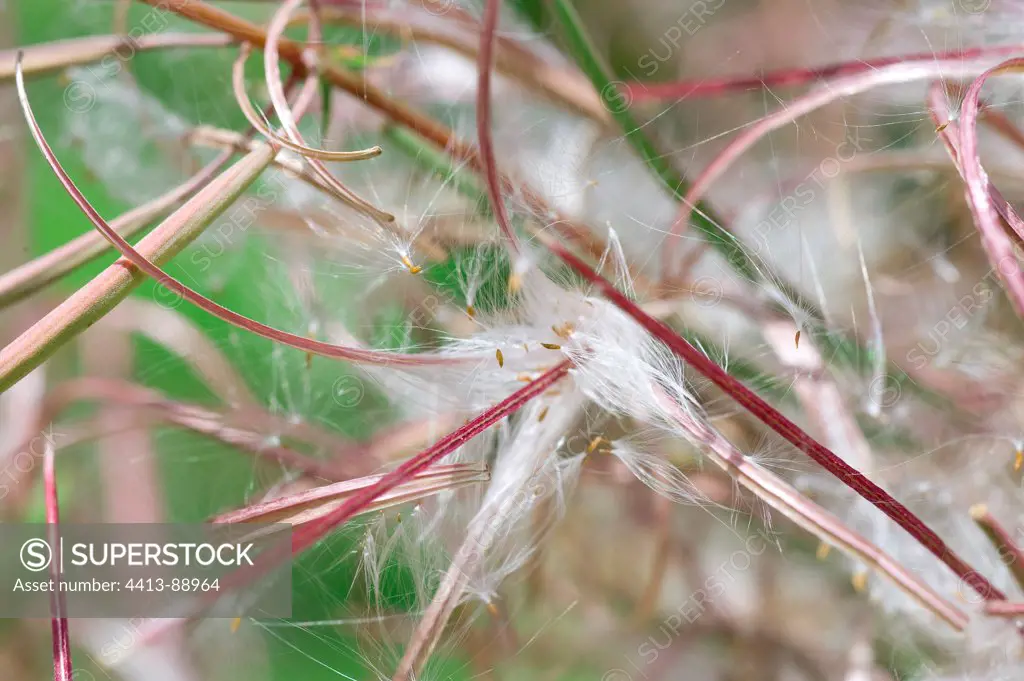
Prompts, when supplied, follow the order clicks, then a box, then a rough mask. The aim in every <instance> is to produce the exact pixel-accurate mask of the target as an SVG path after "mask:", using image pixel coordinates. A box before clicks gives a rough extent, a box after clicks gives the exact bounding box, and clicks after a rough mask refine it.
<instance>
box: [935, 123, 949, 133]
mask: <svg viewBox="0 0 1024 681" xmlns="http://www.w3.org/2000/svg"><path fill="white" fill-rule="evenodd" d="M948 125H949V121H946V122H945V123H943V124H942V125H940V126H939V127H937V128H935V132H942V131H943V130H945V129H946V126H948Z"/></svg>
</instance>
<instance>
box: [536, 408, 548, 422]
mask: <svg viewBox="0 0 1024 681" xmlns="http://www.w3.org/2000/svg"><path fill="white" fill-rule="evenodd" d="M547 416H548V407H544V408H543V409H541V410H540V414H538V415H537V423H540V422H541V421H543V420H544V419H545V418H547Z"/></svg>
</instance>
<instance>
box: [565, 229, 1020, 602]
mask: <svg viewBox="0 0 1024 681" xmlns="http://www.w3.org/2000/svg"><path fill="white" fill-rule="evenodd" d="M549 247H550V248H551V250H552V251H553V252H554V253H555V254H556V255H557V256H558V257H559V258H561V259H562V261H563V262H565V263H566V264H567V265H569V266H570V267H571V268H572V269H574V270H575V271H576V272H577V273H578V274H579V275H580V276H582V277H583V278H584V279H586V280H587V281H589V282H590V283H591V284H593V285H594V286H596V287H597V288H598V289H600V290H601V292H602V293H604V295H605V296H607V297H608V299H609V300H611V301H612V302H613V303H614V304H615V305H616V306H617V307H619V308H620V309H621V310H622V311H624V312H625V313H626V314H628V315H629V316H630V317H632V318H633V319H634V320H635V321H636V322H637V323H638V324H640V326H642V327H644V328H645V329H646V330H647V331H648V332H649V333H650V334H651V335H652V336H654V337H655V338H657V339H658V340H660V341H661V342H662V343H664V344H665V345H666V346H668V348H669V349H670V350H672V352H673V353H675V354H676V355H677V356H678V357H679V358H680V359H682V360H683V361H685V362H686V363H687V364H689V365H690V366H692V367H693V368H694V369H696V370H697V371H698V372H699V373H700V374H702V375H703V376H704V377H705V378H707V379H708V380H710V381H711V382H712V383H714V384H715V385H716V386H718V387H719V388H720V389H721V390H722V391H723V392H725V393H726V394H728V395H730V396H731V397H732V398H733V399H734V400H736V402H738V403H739V404H740V405H741V406H743V407H744V408H745V409H746V410H747V411H749V412H750V413H751V414H753V415H754V416H755V417H756V418H757V419H758V420H760V421H761V422H762V423H764V424H765V425H767V426H768V427H769V428H771V429H772V430H774V431H775V432H776V433H778V434H779V435H781V436H782V437H783V438H785V439H786V440H787V441H788V442H790V443H791V444H792V445H793V446H794V447H796V448H797V449H799V450H800V451H802V452H804V453H805V454H807V455H808V456H810V457H811V458H812V459H814V460H815V461H816V462H817V463H818V464H819V465H820V466H821V467H822V468H824V469H825V470H827V471H828V472H829V473H831V474H832V475H834V476H835V477H836V478H837V479H838V480H839V481H840V482H842V483H843V484H845V485H846V486H847V487H849V488H850V489H852V490H854V491H855V492H857V494H859V495H860V496H861V497H863V498H864V499H866V500H867V501H869V502H870V503H871V504H873V505H874V506H875V507H877V508H878V509H879V510H880V511H882V512H883V513H885V515H887V516H889V518H891V519H892V520H893V521H894V522H896V523H897V524H898V525H899V526H900V527H902V528H903V529H905V530H906V531H907V532H908V533H909V534H910V535H911V536H912V537H914V538H915V539H916V540H917V541H919V542H920V543H921V544H922V545H923V546H925V547H926V548H927V549H928V550H929V551H931V552H932V553H933V554H934V555H935V556H936V557H937V558H938V559H939V560H941V561H942V562H943V563H945V564H946V565H947V566H948V567H949V568H950V569H951V570H952V571H953V572H954V573H955V574H956V575H957V576H958V577H960V578H961V579H962V580H964V581H965V582H966V583H967V584H969V585H970V586H971V587H972V588H973V589H974V590H975V591H977V592H978V593H979V594H980V595H981V596H982V597H983V598H985V599H986V600H1005V599H1006V596H1005V595H1004V594H1003V593H1002V592H1001V591H999V590H998V589H996V587H995V586H993V585H992V584H991V583H990V582H989V581H988V580H987V579H986V578H985V577H983V576H982V575H980V574H979V573H978V572H976V571H975V570H974V569H973V568H971V566H970V565H968V564H967V563H966V562H964V560H963V559H962V558H960V557H959V556H958V555H957V554H956V553H955V552H954V551H953V549H952V548H950V547H949V545H947V544H946V543H945V542H944V541H943V540H942V538H941V537H939V535H937V534H936V533H935V532H934V531H933V530H932V529H931V528H929V527H928V526H927V525H925V524H924V522H922V521H921V519H920V518H918V517H917V516H916V515H914V513H913V512H912V511H911V510H910V509H908V508H907V507H906V506H904V505H903V504H901V503H900V502H899V501H897V500H896V499H895V498H893V497H892V496H891V495H890V494H889V493H888V492H886V491H885V490H884V489H882V488H881V487H879V486H878V485H876V484H875V483H874V482H872V481H871V480H870V479H868V478H867V477H866V476H865V475H864V474H863V473H861V472H860V471H858V470H857V469H856V468H853V467H852V466H850V465H849V464H848V463H846V462H845V461H843V460H842V459H841V458H839V457H838V456H836V455H835V454H833V453H832V452H831V451H830V450H829V449H828V448H827V447H825V446H824V445H822V444H820V443H818V442H817V441H816V440H815V439H814V438H812V437H811V436H810V435H808V434H807V433H805V432H804V431H803V430H801V429H800V427H799V426H797V425H796V424H795V423H793V422H792V421H790V420H789V419H787V418H786V417H785V416H783V415H782V414H781V413H779V411H778V410H776V409H775V408H774V407H772V406H771V405H770V404H768V403H767V402H765V401H764V400H763V399H761V398H760V397H758V396H757V395H756V394H755V393H754V392H753V391H751V390H750V389H749V388H747V387H746V386H745V385H743V384H742V383H741V382H740V381H738V380H737V379H735V378H733V377H732V376H730V375H729V374H728V373H726V372H725V370H723V369H722V368H721V367H719V366H718V365H717V364H715V363H714V362H712V361H711V360H710V359H709V358H708V357H707V356H705V355H704V354H703V353H701V352H700V351H699V350H697V349H696V348H695V347H693V346H692V345H690V344H689V343H688V342H687V341H686V340H685V339H684V338H682V337H680V336H679V335H678V334H677V333H676V332H675V331H673V330H672V329H671V328H670V327H669V326H668V325H666V324H664V323H663V322H660V321H658V320H657V319H655V318H654V317H651V316H650V315H649V314H647V313H646V312H644V311H643V310H642V309H640V307H639V306H638V305H636V304H635V303H634V302H633V301H631V300H630V299H629V298H627V297H626V296H625V295H623V294H622V293H621V292H620V291H619V290H618V289H616V288H615V287H614V286H613V285H612V284H611V283H610V282H609V281H608V280H606V279H605V278H603V277H602V276H601V275H600V274H598V273H597V272H596V271H595V270H594V269H592V268H591V267H590V266H589V265H587V263H585V262H584V261H583V260H581V259H580V258H579V257H577V256H576V255H575V254H573V253H571V252H570V251H569V250H568V249H566V248H565V246H563V245H561V244H558V243H552V244H550V245H549Z"/></svg>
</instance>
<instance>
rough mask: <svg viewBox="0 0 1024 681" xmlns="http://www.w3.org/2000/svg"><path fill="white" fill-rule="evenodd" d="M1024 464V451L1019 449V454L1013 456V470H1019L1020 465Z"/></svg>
mask: <svg viewBox="0 0 1024 681" xmlns="http://www.w3.org/2000/svg"><path fill="white" fill-rule="evenodd" d="M1021 466H1024V451H1021V450H1020V449H1018V450H1017V455H1016V456H1015V457H1013V470H1014V471H1019V470H1020V467H1021Z"/></svg>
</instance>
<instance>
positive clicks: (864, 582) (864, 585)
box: [853, 570, 868, 594]
mask: <svg viewBox="0 0 1024 681" xmlns="http://www.w3.org/2000/svg"><path fill="white" fill-rule="evenodd" d="M853 588H854V589H855V590H856V591H857V593H859V594H862V593H864V592H865V591H867V590H868V573H867V570H858V571H857V572H855V573H853Z"/></svg>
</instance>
